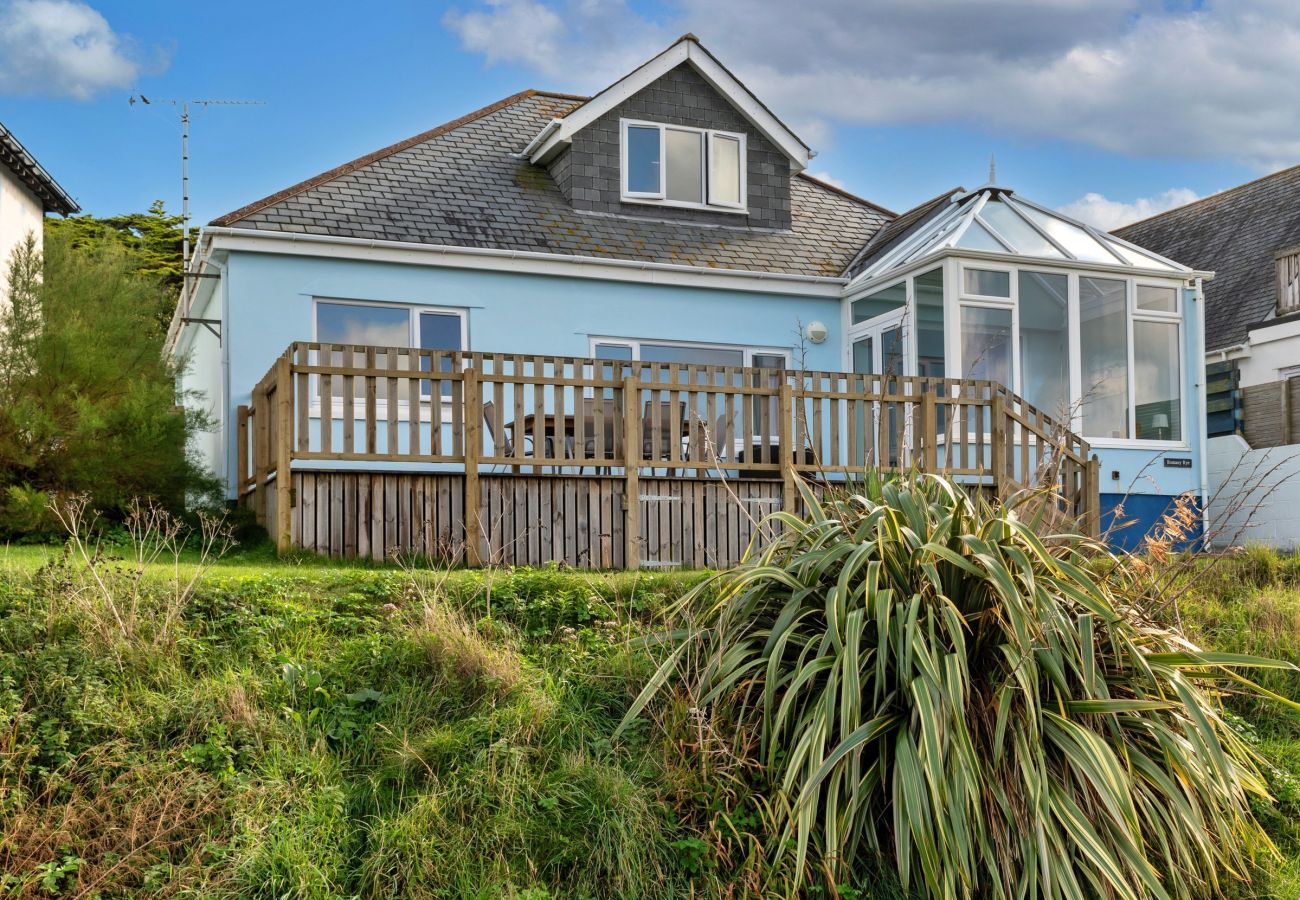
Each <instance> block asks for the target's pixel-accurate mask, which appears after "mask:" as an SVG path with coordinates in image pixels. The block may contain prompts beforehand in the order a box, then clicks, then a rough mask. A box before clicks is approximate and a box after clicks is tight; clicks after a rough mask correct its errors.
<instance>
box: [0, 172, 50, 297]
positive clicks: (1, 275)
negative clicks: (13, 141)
mask: <svg viewBox="0 0 1300 900" xmlns="http://www.w3.org/2000/svg"><path fill="white" fill-rule="evenodd" d="M44 224H45V209H44V207H43V206H42V205H41V201H40V200H39V199H38V198H37V196H36V195H35V194H33V193H32V192H31V191H30V190H28V189H27V185H25V184H23V183H22V182H21V181H19V180H18V176H16V175H14V173H13V172H11V171H10V170H9V169H8V168H6V167H4V166H0V304H4V303H7V302H8V300H7V298H6V294H7V293H8V285H7V281H8V276H9V257H10V255H11V254H12V253H13V250H14V247H17V246H18V245H19V244H21V243H22V242H23V241H24V240H25V239H26V238H27V235H28V234H35V235H36V248H37V249H38V250H39V249H40V247H41V232H42V229H43V228H44Z"/></svg>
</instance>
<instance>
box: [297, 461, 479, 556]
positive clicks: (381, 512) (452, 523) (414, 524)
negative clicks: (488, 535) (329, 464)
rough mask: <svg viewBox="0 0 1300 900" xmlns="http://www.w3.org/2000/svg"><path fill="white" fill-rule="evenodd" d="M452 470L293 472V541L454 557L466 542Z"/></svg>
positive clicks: (360, 552) (459, 483)
mask: <svg viewBox="0 0 1300 900" xmlns="http://www.w3.org/2000/svg"><path fill="white" fill-rule="evenodd" d="M464 481H465V476H464V475H461V474H458V473H445V474H444V473H438V474H429V473H425V474H411V473H403V472H313V471H297V472H294V473H293V486H294V491H295V495H296V498H297V503H296V505H295V506H294V508H293V517H292V521H293V542H294V544H295V545H297V546H299V547H302V548H303V549H304V550H309V551H311V552H313V553H319V554H321V555H322V556H332V557H334V558H336V559H372V560H376V561H382V560H384V559H385V558H387V557H388V556H389V555H390V554H391V553H392V552H394V551H396V552H399V553H402V554H406V555H411V556H417V557H430V558H437V559H454V558H456V557H457V555H458V554H459V552H460V551H461V550H463V547H464V525H463V519H464V502H465V497H464V487H463V485H464Z"/></svg>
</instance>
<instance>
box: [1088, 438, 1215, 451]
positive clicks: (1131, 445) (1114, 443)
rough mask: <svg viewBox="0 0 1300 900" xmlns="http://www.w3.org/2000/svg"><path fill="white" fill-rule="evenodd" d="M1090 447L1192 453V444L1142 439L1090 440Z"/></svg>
mask: <svg viewBox="0 0 1300 900" xmlns="http://www.w3.org/2000/svg"><path fill="white" fill-rule="evenodd" d="M1084 440H1085V441H1087V442H1088V446H1089V447H1091V448H1093V449H1094V450H1095V449H1098V448H1100V449H1103V450H1161V451H1163V452H1165V453H1191V452H1192V448H1191V445H1190V444H1187V443H1185V442H1183V441H1151V440H1144V439H1142V438H1090V437H1085V438H1084Z"/></svg>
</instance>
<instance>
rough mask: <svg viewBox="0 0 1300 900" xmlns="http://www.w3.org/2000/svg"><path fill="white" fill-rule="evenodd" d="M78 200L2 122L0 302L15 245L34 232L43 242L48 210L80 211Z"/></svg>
mask: <svg viewBox="0 0 1300 900" xmlns="http://www.w3.org/2000/svg"><path fill="white" fill-rule="evenodd" d="M79 209H80V208H79V207H78V206H77V203H76V201H75V200H73V199H72V197H70V196H69V195H68V192H67V191H65V190H64V189H63V188H62V187H60V186H59V183H58V182H57V181H55V180H54V178H53V177H51V175H50V173H49V172H47V171H45V169H44V168H43V167H42V166H41V164H40V163H39V162H37V161H36V157H34V156H32V154H31V153H29V152H28V151H27V148H25V147H24V146H23V145H22V144H21V143H20V142H19V140H18V138H17V137H15V136H14V133H13V132H12V131H10V130H9V129H8V128H6V127H5V126H4V124H3V123H0V303H3V302H4V295H5V291H6V286H5V278H4V273H6V272H7V271H8V265H9V258H10V257H11V256H12V255H13V251H14V248H15V247H17V246H18V245H19V244H21V243H22V242H23V241H25V240H26V239H27V236H28V235H29V234H30V235H33V236H34V237H35V238H36V241H37V246H38V247H39V246H40V242H41V238H42V234H43V232H44V224H43V222H44V219H45V214H46V213H48V212H55V213H59V214H60V215H64V216H67V215H71V214H72V213H75V212H78V211H79Z"/></svg>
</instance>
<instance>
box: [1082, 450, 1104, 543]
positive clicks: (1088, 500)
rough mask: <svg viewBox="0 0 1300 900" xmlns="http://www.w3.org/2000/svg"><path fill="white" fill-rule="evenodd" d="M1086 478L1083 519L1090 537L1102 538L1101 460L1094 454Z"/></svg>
mask: <svg viewBox="0 0 1300 900" xmlns="http://www.w3.org/2000/svg"><path fill="white" fill-rule="evenodd" d="M1085 472H1086V473H1087V474H1086V475H1085V476H1084V488H1083V502H1084V508H1083V517H1084V523H1085V530H1086V532H1087V535H1088V537H1093V538H1099V537H1101V460H1100V459H1098V458H1097V454H1095V453H1094V454H1093V455H1092V457H1091V458H1090V459H1089V460H1088V465H1087V468H1086V469H1085Z"/></svg>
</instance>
